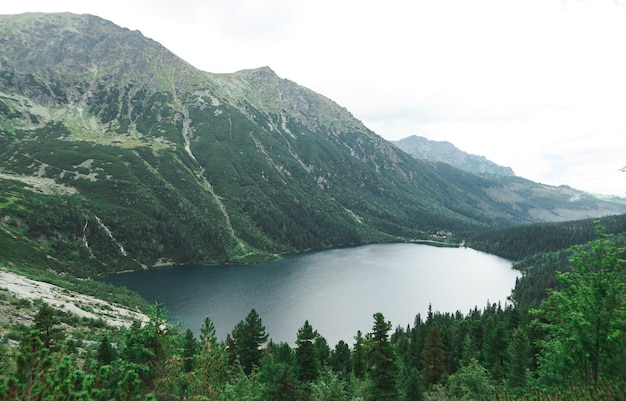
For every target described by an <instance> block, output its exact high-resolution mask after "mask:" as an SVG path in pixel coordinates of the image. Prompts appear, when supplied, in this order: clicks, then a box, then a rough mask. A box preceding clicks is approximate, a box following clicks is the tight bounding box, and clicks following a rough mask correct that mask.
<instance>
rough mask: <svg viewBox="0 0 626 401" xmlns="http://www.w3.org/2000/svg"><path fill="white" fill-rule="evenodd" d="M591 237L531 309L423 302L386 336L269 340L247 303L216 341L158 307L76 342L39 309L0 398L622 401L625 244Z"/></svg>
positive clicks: (206, 330)
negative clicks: (421, 311) (437, 306)
mask: <svg viewBox="0 0 626 401" xmlns="http://www.w3.org/2000/svg"><path fill="white" fill-rule="evenodd" d="M597 232H598V238H597V239H596V240H594V241H593V242H591V243H590V244H589V245H588V246H587V247H577V248H574V249H573V257H572V258H571V263H570V269H569V271H568V272H564V273H562V274H559V276H558V279H559V282H560V289H559V290H554V291H552V292H551V293H550V294H549V296H548V297H547V298H546V300H545V301H544V302H542V303H541V305H540V306H539V307H537V308H535V309H528V308H519V307H514V306H505V307H502V306H501V305H499V304H492V305H487V306H485V307H484V308H482V309H478V308H474V309H473V310H471V311H469V312H468V313H467V314H465V315H464V314H462V313H461V312H456V313H441V312H433V311H432V308H429V311H428V313H427V315H426V316H425V317H424V318H422V316H420V315H417V316H416V318H415V321H414V323H413V325H409V326H407V327H396V328H395V330H392V324H391V322H389V321H386V320H385V318H384V316H383V315H382V314H381V313H375V314H374V315H373V323H372V328H371V331H369V332H368V333H361V332H357V333H356V335H355V336H354V338H353V339H352V340H351V341H349V342H346V341H343V340H340V341H339V342H338V343H337V344H335V345H334V346H332V347H331V346H330V345H329V344H328V343H327V342H326V340H325V339H324V337H323V336H322V335H321V334H320V333H318V332H317V331H316V330H315V328H314V327H313V326H312V325H311V324H310V323H309V322H308V321H306V320H305V321H304V323H303V325H302V327H301V328H300V329H299V330H298V332H297V337H296V341H295V346H293V345H290V344H288V343H284V342H281V343H274V342H273V341H272V340H270V339H269V333H267V332H266V330H265V327H264V325H263V322H262V318H261V316H259V315H258V313H257V312H256V311H255V310H254V309H252V310H251V311H250V313H249V314H248V315H247V316H246V317H245V318H244V319H243V320H241V321H240V322H239V323H238V324H237V325H236V326H235V327H234V328H233V330H232V331H231V332H230V333H229V334H228V335H227V336H226V339H225V340H224V341H220V340H218V339H217V337H216V334H215V326H214V324H213V322H212V320H211V319H210V318H209V317H207V318H205V320H204V322H203V323H202V325H201V327H200V329H199V332H200V335H199V337H196V336H195V335H194V333H193V332H192V331H191V330H190V329H187V330H186V331H184V332H182V333H181V332H179V330H178V328H177V327H176V326H173V325H171V324H170V323H169V322H168V321H167V316H166V311H165V309H164V308H163V306H162V305H159V304H156V305H154V306H153V307H152V309H151V312H150V314H149V315H150V316H149V320H148V321H147V322H144V323H140V322H137V323H135V324H134V325H133V326H131V327H129V328H123V329H119V330H108V331H102V332H101V334H100V335H99V336H98V337H97V338H90V339H89V341H85V342H84V343H83V344H82V346H81V347H76V345H75V343H74V346H70V345H69V344H72V343H70V341H69V340H68V339H67V338H65V339H64V335H65V336H68V337H69V336H71V335H75V333H71V334H68V333H66V330H64V329H63V328H62V326H61V325H60V321H59V320H58V312H55V310H54V309H52V308H50V307H48V306H47V305H45V304H43V305H41V307H40V309H39V311H38V313H37V315H36V316H35V320H34V323H33V325H31V326H29V327H27V328H25V330H24V331H23V333H22V336H21V339H20V340H19V345H18V346H17V347H13V348H12V347H7V346H3V347H0V350H1V351H2V352H1V353H0V367H1V370H0V371H1V372H2V374H1V375H0V378H1V379H0V400H48V399H50V400H57V399H58V400H61V399H63V400H110V399H116V400H145V399H149V400H150V399H152V400H224V401H227V400H304V401H311V400H431V399H440V400H495V399H503V400H542V399H550V400H554V399H557V400H566V399H567V400H576V399H607V400H619V399H624V395H625V394H626V379H625V378H626V364H624V361H625V360H626V334H625V333H626V299H625V291H626V271H625V268H624V260H623V256H624V252H625V250H626V249H625V248H621V247H618V246H616V245H615V243H614V242H613V237H612V236H611V235H609V234H606V233H605V232H604V230H603V228H602V227H598V230H597Z"/></svg>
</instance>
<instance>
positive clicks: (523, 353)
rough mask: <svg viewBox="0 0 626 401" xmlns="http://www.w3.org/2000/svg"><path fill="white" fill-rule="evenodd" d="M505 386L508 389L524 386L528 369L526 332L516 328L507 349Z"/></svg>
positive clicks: (528, 357)
mask: <svg viewBox="0 0 626 401" xmlns="http://www.w3.org/2000/svg"><path fill="white" fill-rule="evenodd" d="M507 354H508V358H507V361H508V362H507V369H506V371H507V385H508V387H509V388H510V389H519V388H523V387H525V386H526V380H527V377H528V370H529V368H530V342H529V341H528V335H527V334H526V331H525V330H523V329H522V328H520V327H518V328H516V329H515V330H513V334H512V335H511V341H510V342H509V345H508V348H507Z"/></svg>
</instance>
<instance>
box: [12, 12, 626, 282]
mask: <svg viewBox="0 0 626 401" xmlns="http://www.w3.org/2000/svg"><path fill="white" fill-rule="evenodd" d="M0 18H1V20H2V24H0V112H1V113H0V184H1V188H2V194H1V196H0V213H1V216H4V217H3V219H2V223H1V224H0V227H2V231H1V232H0V240H2V241H5V243H9V244H13V245H12V246H16V247H17V248H16V250H15V255H16V256H15V257H16V258H18V259H19V258H20V257H22V258H26V256H24V255H25V254H26V253H27V252H26V251H25V250H27V249H31V250H34V251H36V252H39V253H42V254H43V255H47V256H50V258H47V257H46V258H45V259H44V260H46V261H48V262H49V263H52V264H54V268H55V269H62V270H63V269H65V270H70V271H76V272H79V273H80V274H83V275H99V274H103V273H107V272H111V271H119V270H126V269H135V268H140V267H141V266H145V267H149V266H152V265H154V264H157V263H223V262H228V263H238V262H252V261H258V260H265V259H267V258H272V257H275V255H277V254H282V253H290V252H300V251H304V250H308V249H322V248H327V247H331V246H339V245H350V244H362V243H370V242H389V241H407V240H413V239H426V238H430V236H431V235H432V233H434V232H436V231H438V230H446V231H454V232H456V233H459V234H462V233H463V232H472V231H476V230H485V229H489V227H498V226H508V225H514V224H521V223H528V222H533V221H557V220H565V219H571V218H572V217H576V218H586V217H594V216H600V215H605V214H617V213H623V212H626V202H622V201H620V200H608V201H607V200H598V199H597V198H595V197H593V196H590V195H588V194H584V193H582V192H580V191H575V190H571V189H566V188H557V187H549V186H545V185H541V184H536V183H532V182H531V181H528V180H524V179H523V178H519V177H495V178H494V177H484V176H478V175H475V174H471V173H467V172H464V171H462V170H458V169H456V168H454V167H451V166H448V165H445V164H442V163H434V162H430V161H424V160H418V159H416V158H414V157H412V156H410V155H408V154H406V153H405V152H403V151H401V150H399V149H398V148H397V147H396V146H395V145H393V144H392V143H390V142H388V141H386V140H384V139H383V138H381V137H380V136H378V135H376V134H375V133H374V132H373V131H371V130H369V129H368V128H367V127H366V126H365V125H363V123H362V122H361V121H359V120H358V119H356V118H354V116H353V115H352V114H351V113H350V112H349V111H348V110H347V109H346V108H345V107H342V106H340V105H338V104H336V103H335V102H333V101H332V100H330V99H328V98H326V97H324V96H322V95H319V94H317V93H315V92H313V91H311V90H310V89H307V88H304V87H302V86H300V85H298V84H296V83H295V82H293V81H289V80H287V79H284V78H281V77H279V76H278V75H276V74H275V73H274V71H273V70H271V68H269V67H261V68H257V69H249V70H242V71H238V72H235V73H230V74H214V73H210V72H204V71H200V70H198V69H196V68H195V67H193V66H191V65H190V64H188V63H186V62H185V61H184V60H182V59H180V58H179V57H177V56H175V55H174V54H172V53H171V52H169V51H168V50H167V49H165V48H164V47H163V46H161V45H160V44H158V43H157V42H155V41H153V40H151V39H149V38H145V37H144V36H143V35H141V34H140V33H139V32H137V31H130V30H128V29H125V28H120V27H118V26H116V25H115V24H113V23H111V22H109V21H106V20H103V19H101V18H99V17H94V16H89V15H75V14H20V15H17V16H2V17H0ZM33 190H38V191H39V192H38V193H34V194H33V192H32V191H33ZM572 199H576V200H575V201H572ZM20 249H24V252H22V251H20ZM122 250H123V252H122ZM18 251H19V252H18ZM20 252H21V253H20ZM20 255H21V256H20ZM55 260H56V261H59V262H58V263H56V262H53V261H55Z"/></svg>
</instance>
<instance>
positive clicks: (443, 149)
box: [392, 135, 515, 176]
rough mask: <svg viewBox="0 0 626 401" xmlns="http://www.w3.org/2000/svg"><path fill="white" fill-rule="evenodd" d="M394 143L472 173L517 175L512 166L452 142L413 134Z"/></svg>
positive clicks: (423, 157) (413, 153)
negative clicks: (498, 163) (467, 151)
mask: <svg viewBox="0 0 626 401" xmlns="http://www.w3.org/2000/svg"><path fill="white" fill-rule="evenodd" d="M392 143H393V144H395V145H396V146H397V147H399V148H400V149H402V150H404V151H405V152H407V153H408V154H410V155H413V156H415V157H417V158H420V159H424V160H432V161H436V162H442V163H448V164H450V165H452V166H454V167H457V168H460V169H461V170H465V171H469V172H470V173H476V174H497V175H504V176H514V175H515V173H514V172H513V169H511V168H510V167H503V166H500V165H497V164H496V163H494V162H492V161H490V160H487V158H486V157H485V156H477V155H472V154H469V153H466V152H463V151H462V150H460V149H458V148H457V147H456V146H454V145H453V144H451V143H450V142H445V141H431V140H429V139H426V138H424V137H421V136H417V135H412V136H409V137H407V138H404V139H400V140H399V141H392Z"/></svg>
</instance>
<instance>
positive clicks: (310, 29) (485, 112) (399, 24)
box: [0, 0, 626, 197]
mask: <svg viewBox="0 0 626 401" xmlns="http://www.w3.org/2000/svg"><path fill="white" fill-rule="evenodd" d="M3 3H4V4H2V5H1V6H0V13H2V14H15V13H20V12H25V11H43V12H52V11H55V12H56V11H70V12H75V13H89V14H94V15H98V16H100V17H103V18H106V19H108V20H111V21H113V22H114V23H116V24H118V25H120V26H123V27H126V28H130V29H138V30H140V31H141V32H142V33H143V34H144V35H146V36H148V37H150V38H152V39H154V40H156V41H158V42H160V43H161V44H163V45H164V46H166V47H167V48H169V49H170V50H171V51H173V52H174V53H176V54H177V55H178V56H180V57H181V58H183V59H185V60H186V61H188V62H189V63H191V64H193V65H194V66H196V67H197V68H200V69H202V70H205V71H210V72H234V71H238V70H241V69H248V68H256V67H261V66H269V67H271V68H272V69H273V70H274V71H275V72H276V73H277V74H278V75H280V76H281V77H283V78H287V79H290V80H292V81H295V82H297V83H298V84H300V85H303V86H306V87H308V88H310V89H312V90H314V91H316V92H318V93H321V94H323V95H325V96H327V97H329V98H330V99H332V100H334V101H336V102H337V103H339V104H340V105H342V106H344V107H346V108H347V109H348V110H350V111H351V112H352V113H353V114H354V116H355V117H357V118H358V119H360V120H361V121H363V122H364V123H365V125H367V126H368V127H369V128H371V129H372V130H374V131H375V132H376V133H377V134H379V135H381V136H382V137H384V138H386V139H389V140H397V139H401V138H404V137H407V136H410V135H420V136H424V137H426V138H428V139H432V140H437V141H449V142H452V143H453V144H454V145H455V146H457V147H458V148H460V149H461V150H464V151H466V152H469V153H473V154H477V155H483V156H485V157H487V158H488V159H490V160H492V161H494V162H496V163H498V164H501V165H504V166H509V167H512V168H513V170H514V171H515V173H516V174H517V175H519V176H522V177H525V178H529V179H532V180H533V181H537V182H542V183H546V184H551V185H561V184H566V185H570V186H572V187H574V188H577V189H581V190H585V191H588V192H595V193H602V194H614V195H619V196H625V197H626V173H622V172H620V171H619V170H620V168H622V167H624V166H626V5H624V4H620V2H619V1H615V0H614V1H611V0H588V1H579V0H571V1H564V0H493V1H488V0H475V1H474V0H445V1H444V0H430V1H425V0H424V1H422V0H407V1H403V0H386V1H369V0H176V1H172V0H123V1H122V0H107V1H93V2H92V1H85V0H77V1H72V0H55V1H50V0H40V1H30V0H20V1H19V2H18V1H13V2H10V3H8V2H3Z"/></svg>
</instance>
